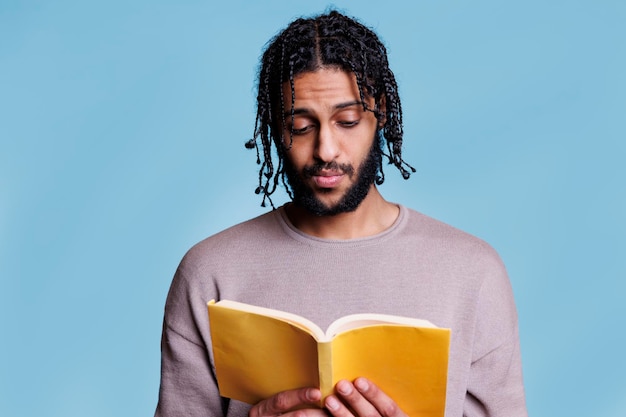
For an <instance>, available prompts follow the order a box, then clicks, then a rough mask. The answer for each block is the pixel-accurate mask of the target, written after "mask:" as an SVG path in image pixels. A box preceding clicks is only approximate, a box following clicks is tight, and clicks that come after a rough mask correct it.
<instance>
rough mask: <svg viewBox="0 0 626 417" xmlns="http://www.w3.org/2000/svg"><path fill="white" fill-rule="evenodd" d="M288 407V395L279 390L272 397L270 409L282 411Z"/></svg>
mask: <svg viewBox="0 0 626 417" xmlns="http://www.w3.org/2000/svg"><path fill="white" fill-rule="evenodd" d="M288 408H289V397H288V395H287V393H286V392H279V393H278V394H276V395H275V396H274V397H272V409H273V410H276V411H283V410H286V409H288Z"/></svg>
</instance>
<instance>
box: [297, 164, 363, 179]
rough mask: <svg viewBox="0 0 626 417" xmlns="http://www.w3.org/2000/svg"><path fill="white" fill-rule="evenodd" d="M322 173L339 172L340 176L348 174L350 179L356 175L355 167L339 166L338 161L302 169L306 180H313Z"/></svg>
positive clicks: (348, 165)
mask: <svg viewBox="0 0 626 417" xmlns="http://www.w3.org/2000/svg"><path fill="white" fill-rule="evenodd" d="M322 171H331V172H337V173H340V174H346V175H347V176H348V177H352V175H354V167H353V166H352V165H350V164H339V163H337V162H336V161H331V162H326V163H324V162H319V163H316V164H314V165H308V166H305V167H304V168H302V175H303V176H304V178H311V177H313V176H315V175H319V174H320V173H321V172H322Z"/></svg>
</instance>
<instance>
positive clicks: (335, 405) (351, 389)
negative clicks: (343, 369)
mask: <svg viewBox="0 0 626 417" xmlns="http://www.w3.org/2000/svg"><path fill="white" fill-rule="evenodd" d="M335 391H336V393H337V394H335V395H330V396H328V397H327V398H326V400H325V401H324V406H325V407H326V409H327V410H328V411H330V413H331V414H332V415H333V416H335V417H348V416H363V417H364V416H368V417H370V416H382V417H407V415H406V414H405V413H404V412H403V411H402V410H400V407H398V405H397V404H396V403H395V401H393V400H392V399H391V398H389V397H388V396H387V394H385V393H384V392H382V391H381V390H380V388H378V387H377V386H376V385H375V384H374V383H373V382H371V381H369V380H368V379H366V378H357V379H355V380H354V383H352V382H348V381H345V380H342V381H339V382H338V383H337V385H336V386H335Z"/></svg>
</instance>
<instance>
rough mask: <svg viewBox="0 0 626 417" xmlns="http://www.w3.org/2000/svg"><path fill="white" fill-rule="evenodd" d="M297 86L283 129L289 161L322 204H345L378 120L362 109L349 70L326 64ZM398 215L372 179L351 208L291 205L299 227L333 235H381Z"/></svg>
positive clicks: (370, 101) (290, 212)
mask: <svg viewBox="0 0 626 417" xmlns="http://www.w3.org/2000/svg"><path fill="white" fill-rule="evenodd" d="M288 88H289V86H288V85H287V86H285V89H288ZM294 89H295V102H294V109H293V110H294V117H293V120H292V119H291V116H290V114H291V106H290V104H288V105H286V109H285V113H286V114H287V115H289V116H286V117H285V126H284V129H283V130H284V132H283V138H284V139H283V140H284V141H285V142H286V143H285V145H286V146H287V148H288V149H287V150H286V151H285V156H286V158H287V163H288V164H289V165H290V169H292V170H293V171H294V173H295V174H294V175H297V177H298V180H299V182H301V183H302V184H303V186H305V187H307V188H308V190H309V192H310V193H311V195H312V196H313V197H314V198H315V199H316V200H317V201H318V202H319V204H321V205H322V206H323V207H325V208H327V209H329V210H330V209H332V208H334V207H336V206H337V205H338V204H341V203H342V201H343V199H344V197H345V196H346V194H348V193H349V192H350V190H351V189H352V188H353V186H354V185H355V184H356V183H357V182H358V179H359V177H360V174H361V167H362V165H363V163H364V161H366V160H367V157H368V156H369V155H370V152H371V149H372V146H373V145H374V141H375V139H376V132H377V130H378V129H379V128H380V124H379V121H378V120H377V119H376V117H375V115H374V113H373V112H372V111H368V110H364V109H363V105H362V103H361V101H360V98H359V90H358V87H357V84H356V80H355V78H354V75H352V74H349V73H347V72H345V71H342V70H338V69H335V68H322V69H319V70H317V71H315V72H306V73H303V74H300V75H298V76H297V77H296V78H295V80H294ZM367 104H368V107H369V108H373V107H374V100H373V99H372V98H369V99H368V103H367ZM292 129H293V136H292V135H291V132H292ZM312 167H323V168H322V169H321V170H316V169H314V168H312ZM311 171H313V172H312V175H310V173H311ZM398 213H399V211H398V207H397V206H396V205H394V204H391V203H388V202H387V201H385V200H384V199H383V198H382V196H381V195H380V193H379V192H378V190H377V188H376V186H375V184H374V182H373V178H371V179H370V181H369V184H367V185H366V192H365V193H364V195H363V197H362V199H361V200H360V202H359V203H358V204H357V205H356V207H354V208H351V209H350V210H349V211H343V212H339V213H336V214H334V215H319V214H316V213H314V212H311V211H310V210H307V208H306V207H303V206H302V205H299V204H297V199H296V204H291V205H289V207H288V208H287V215H288V216H289V219H290V220H291V222H292V223H293V224H294V225H295V226H296V227H297V228H299V229H300V230H302V231H303V232H305V233H308V234H310V235H313V236H317V237H323V238H329V239H353V238H358V237H364V236H371V235H374V234H377V233H380V232H382V231H383V230H385V229H387V228H388V227H390V226H391V225H392V224H393V222H394V221H395V219H396V218H397V216H398Z"/></svg>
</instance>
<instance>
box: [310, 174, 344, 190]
mask: <svg viewBox="0 0 626 417" xmlns="http://www.w3.org/2000/svg"><path fill="white" fill-rule="evenodd" d="M343 176H344V174H342V173H339V172H333V173H320V174H319V175H313V176H312V177H311V179H313V182H314V183H315V185H317V186H318V187H320V188H335V187H336V186H337V185H339V183H340V182H341V180H342V179H343Z"/></svg>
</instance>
